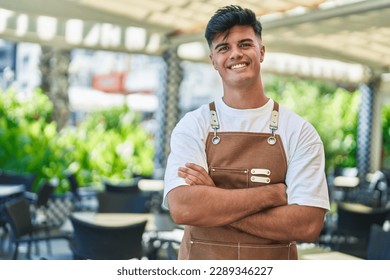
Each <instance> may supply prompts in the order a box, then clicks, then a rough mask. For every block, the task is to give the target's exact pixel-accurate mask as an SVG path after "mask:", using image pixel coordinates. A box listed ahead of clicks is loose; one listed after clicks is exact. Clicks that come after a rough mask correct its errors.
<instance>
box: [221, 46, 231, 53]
mask: <svg viewBox="0 0 390 280" xmlns="http://www.w3.org/2000/svg"><path fill="white" fill-rule="evenodd" d="M227 50H229V48H228V47H227V46H222V47H220V48H218V52H226V51H227Z"/></svg>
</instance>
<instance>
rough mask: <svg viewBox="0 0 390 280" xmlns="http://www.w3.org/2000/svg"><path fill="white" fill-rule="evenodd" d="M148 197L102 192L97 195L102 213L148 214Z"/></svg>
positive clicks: (135, 194)
mask: <svg viewBox="0 0 390 280" xmlns="http://www.w3.org/2000/svg"><path fill="white" fill-rule="evenodd" d="M149 199H150V197H149V196H148V195H145V194H143V193H142V192H138V193H117V192H107V191H105V192H100V193H98V194H97V200H98V212H100V213H148V212H149Z"/></svg>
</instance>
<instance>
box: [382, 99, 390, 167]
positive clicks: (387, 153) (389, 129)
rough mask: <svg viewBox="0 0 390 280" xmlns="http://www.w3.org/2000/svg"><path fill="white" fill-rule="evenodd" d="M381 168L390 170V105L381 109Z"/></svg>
mask: <svg viewBox="0 0 390 280" xmlns="http://www.w3.org/2000/svg"><path fill="white" fill-rule="evenodd" d="M382 143H383V146H382V149H383V167H384V168H387V169H390V105H385V106H383V107H382Z"/></svg>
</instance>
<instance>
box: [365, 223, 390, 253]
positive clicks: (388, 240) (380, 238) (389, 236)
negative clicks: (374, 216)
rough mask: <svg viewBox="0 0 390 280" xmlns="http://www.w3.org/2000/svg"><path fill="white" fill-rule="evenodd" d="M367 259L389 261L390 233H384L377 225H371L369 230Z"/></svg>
mask: <svg viewBox="0 0 390 280" xmlns="http://www.w3.org/2000/svg"><path fill="white" fill-rule="evenodd" d="M367 259H368V260H390V231H384V230H383V228H382V227H381V226H379V225H377V224H373V225H372V226H371V228H370V237H369V240H368V249H367Z"/></svg>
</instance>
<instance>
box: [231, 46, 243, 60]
mask: <svg viewBox="0 0 390 280" xmlns="http://www.w3.org/2000/svg"><path fill="white" fill-rule="evenodd" d="M242 57H243V54H242V50H241V49H240V48H239V47H234V48H232V51H231V53H230V59H231V60H238V59H241V58H242Z"/></svg>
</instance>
